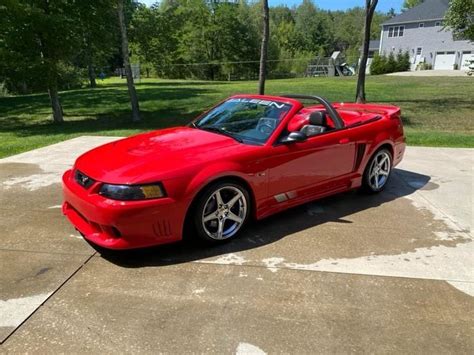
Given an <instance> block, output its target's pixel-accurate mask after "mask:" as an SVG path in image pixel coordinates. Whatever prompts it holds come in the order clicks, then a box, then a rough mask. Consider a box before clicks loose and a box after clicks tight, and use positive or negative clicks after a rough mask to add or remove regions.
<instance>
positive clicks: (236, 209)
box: [194, 182, 250, 243]
mask: <svg viewBox="0 0 474 355" xmlns="http://www.w3.org/2000/svg"><path fill="white" fill-rule="evenodd" d="M249 212H250V199H249V193H248V192H247V190H246V189H245V188H243V187H242V186H240V185H238V184H235V183H232V182H221V183H217V184H214V185H211V186H210V187H208V188H207V189H206V190H205V191H204V193H203V194H202V195H201V196H200V198H199V200H198V202H197V205H196V209H195V211H194V225H195V228H196V231H197V234H198V236H199V237H200V238H201V239H203V240H205V241H208V242H214V243H218V242H223V241H227V240H229V239H231V238H232V237H234V236H236V235H237V233H238V232H239V231H240V230H241V229H242V227H243V226H244V224H245V222H246V221H247V219H248V216H249Z"/></svg>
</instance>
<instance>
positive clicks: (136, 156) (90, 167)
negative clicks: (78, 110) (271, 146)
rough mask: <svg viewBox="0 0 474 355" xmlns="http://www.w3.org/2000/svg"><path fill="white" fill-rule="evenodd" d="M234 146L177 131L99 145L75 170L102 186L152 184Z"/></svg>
mask: <svg viewBox="0 0 474 355" xmlns="http://www.w3.org/2000/svg"><path fill="white" fill-rule="evenodd" d="M238 146H240V143H238V142H237V141H235V140H234V139H232V138H230V137H226V136H223V135H219V134H216V133H211V132H206V131H203V130H199V129H195V128H189V127H178V128H170V129H164V130H159V131H153V132H149V133H143V134H139V135H136V136H132V137H129V138H125V139H121V140H118V141H115V142H112V143H108V144H105V145H102V146H100V147H97V148H95V149H93V150H90V151H89V152H87V153H85V154H83V155H82V156H80V157H79V158H78V159H77V161H76V165H75V166H76V168H78V169H79V170H81V171H82V172H83V173H84V174H87V175H88V176H90V177H91V178H93V179H95V180H98V181H102V182H108V183H115V184H133V183H142V182H153V181H156V179H160V180H161V179H163V180H164V179H167V178H172V177H177V176H180V175H181V171H184V170H186V169H192V168H193V167H196V166H198V165H200V164H203V163H206V162H209V161H210V160H211V159H219V158H220V157H224V156H226V155H227V154H228V153H229V150H234V149H236V148H237V147H238ZM210 153H212V154H210ZM211 157H212V158H211Z"/></svg>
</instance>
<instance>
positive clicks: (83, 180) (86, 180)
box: [74, 170, 95, 189]
mask: <svg viewBox="0 0 474 355" xmlns="http://www.w3.org/2000/svg"><path fill="white" fill-rule="evenodd" d="M74 180H75V181H76V182H77V183H78V184H79V185H81V186H82V187H83V188H85V189H88V188H89V187H91V186H92V185H93V184H94V183H95V180H94V179H91V178H90V177H89V176H87V175H86V174H84V173H82V172H80V171H79V170H76V171H75V172H74Z"/></svg>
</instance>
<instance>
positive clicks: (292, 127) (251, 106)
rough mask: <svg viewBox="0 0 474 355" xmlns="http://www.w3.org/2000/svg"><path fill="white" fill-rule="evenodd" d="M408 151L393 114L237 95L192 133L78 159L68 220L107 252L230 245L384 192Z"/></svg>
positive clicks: (141, 139)
mask: <svg viewBox="0 0 474 355" xmlns="http://www.w3.org/2000/svg"><path fill="white" fill-rule="evenodd" d="M303 102H305V103H306V104H303ZM404 150H405V138H404V135H403V127H402V121H401V119H400V109H399V108H398V107H395V106H388V105H372V104H344V103H337V104H331V103H329V102H328V101H327V100H325V99H323V98H321V97H318V96H302V95H287V96H278V97H276V96H256V95H237V96H232V97H230V98H229V99H227V100H225V101H223V102H222V103H220V104H218V105H217V106H215V107H214V108H212V109H211V110H209V111H207V112H205V113H204V114H202V115H201V116H200V117H198V118H197V119H196V120H195V121H193V122H192V123H190V124H189V125H188V126H186V127H176V128H169V129H163V130H157V131H153V132H148V133H143V134H139V135H136V136H132V137H129V138H125V139H121V140H118V141H115V142H112V143H108V144H105V145H103V146H100V147H98V148H95V149H93V150H91V151H89V152H87V153H85V154H83V155H82V156H80V157H79V158H78V159H77V161H76V163H75V165H74V167H73V169H71V170H68V171H66V172H65V174H64V176H63V191H64V200H65V202H64V204H63V213H64V214H65V215H66V216H67V218H68V219H69V221H70V222H71V223H72V224H73V225H74V226H75V228H76V229H77V230H78V231H79V232H80V233H81V234H82V235H83V236H84V237H85V238H86V239H87V240H88V241H90V242H92V243H94V244H97V245H99V246H102V247H105V248H109V249H130V248H139V247H146V246H152V245H158V244H164V243H169V242H174V241H178V240H180V239H182V237H183V230H185V226H192V227H193V228H194V229H195V232H196V233H193V234H196V235H197V236H199V237H200V238H202V239H204V240H206V241H210V242H222V241H227V240H229V239H232V238H234V237H235V236H236V235H237V234H238V232H240V231H241V230H242V227H243V226H244V225H245V224H246V222H247V221H248V220H249V219H250V218H255V219H257V220H258V219H262V218H265V217H267V216H269V215H271V214H274V213H277V212H280V211H283V210H285V209H287V208H290V207H293V206H296V205H299V204H302V203H305V202H308V201H311V200H314V199H317V198H321V197H324V196H328V195H331V194H335V193H339V192H342V191H346V190H350V189H357V188H363V189H365V190H366V191H368V192H372V193H376V192H379V191H381V190H382V189H383V188H384V187H385V186H386V184H387V182H388V180H389V177H390V172H391V170H392V168H393V167H394V166H395V165H397V164H398V163H399V162H400V161H401V159H402V157H403V153H404Z"/></svg>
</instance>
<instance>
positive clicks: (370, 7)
mask: <svg viewBox="0 0 474 355" xmlns="http://www.w3.org/2000/svg"><path fill="white" fill-rule="evenodd" d="M377 3H378V0H365V21H364V43H363V49H362V56H361V58H360V65H359V73H358V77H357V90H356V101H357V103H365V100H366V98H365V71H366V68H367V58H368V57H369V42H370V27H371V25H372V18H373V17H374V12H375V8H376V7H377Z"/></svg>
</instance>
